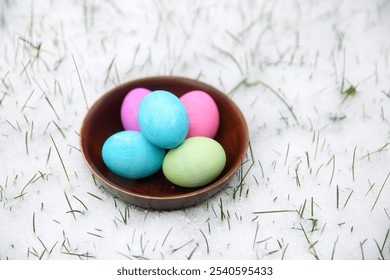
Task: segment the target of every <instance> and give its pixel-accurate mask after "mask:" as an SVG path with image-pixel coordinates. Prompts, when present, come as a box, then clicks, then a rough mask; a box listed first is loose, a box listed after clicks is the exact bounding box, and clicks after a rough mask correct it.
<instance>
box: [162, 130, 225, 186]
mask: <svg viewBox="0 0 390 280" xmlns="http://www.w3.org/2000/svg"><path fill="white" fill-rule="evenodd" d="M225 164H226V154H225V150H224V149H223V147H222V146H221V144H219V143H218V142H217V141H215V140H214V139H212V138H208V137H201V136H199V137H191V138H188V139H186V140H185V141H184V142H183V143H182V144H181V145H180V146H178V147H177V148H174V149H172V150H170V151H169V152H168V153H167V154H166V156H165V158H164V161H163V165H162V170H163V173H164V175H165V177H166V178H167V179H168V180H169V181H170V182H172V183H174V184H175V185H178V186H181V187H187V188H194V187H200V186H204V185H206V184H208V183H210V182H212V181H213V180H215V179H216V178H217V177H218V176H219V175H220V174H221V172H222V170H223V168H224V167H225Z"/></svg>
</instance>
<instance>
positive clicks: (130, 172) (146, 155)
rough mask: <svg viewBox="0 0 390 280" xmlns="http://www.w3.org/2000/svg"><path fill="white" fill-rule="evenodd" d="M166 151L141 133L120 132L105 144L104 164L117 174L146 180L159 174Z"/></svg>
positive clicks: (103, 152)
mask: <svg viewBox="0 0 390 280" xmlns="http://www.w3.org/2000/svg"><path fill="white" fill-rule="evenodd" d="M164 156H165V151H164V150H163V149H161V148H158V147H156V146H154V145H153V144H151V143H150V142H149V141H147V140H146V139H145V137H144V136H143V135H142V134H141V132H139V131H131V130H126V131H120V132H117V133H115V134H113V135H111V136H110V137H109V138H108V139H107V140H106V141H105V142H104V144H103V147H102V157H103V162H104V163H105V164H106V166H107V167H108V169H110V170H111V171H112V172H114V173H115V174H117V175H119V176H121V177H124V178H128V179H138V178H144V177H147V176H149V175H152V174H153V173H155V172H157V171H158V170H159V169H160V168H161V165H162V162H163V159H164Z"/></svg>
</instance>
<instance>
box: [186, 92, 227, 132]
mask: <svg viewBox="0 0 390 280" xmlns="http://www.w3.org/2000/svg"><path fill="white" fill-rule="evenodd" d="M180 100H181V101H182V102H183V104H184V106H185V107H186V109H187V113H188V120H189V129H188V134H187V138H190V137H194V136H204V137H209V138H214V137H215V135H216V134H217V131H218V127H219V112H218V107H217V104H216V103H215V101H214V100H213V98H212V97H211V96H210V95H208V94H207V93H206V92H204V91H200V90H194V91H190V92H187V93H186V94H184V95H183V96H181V97H180Z"/></svg>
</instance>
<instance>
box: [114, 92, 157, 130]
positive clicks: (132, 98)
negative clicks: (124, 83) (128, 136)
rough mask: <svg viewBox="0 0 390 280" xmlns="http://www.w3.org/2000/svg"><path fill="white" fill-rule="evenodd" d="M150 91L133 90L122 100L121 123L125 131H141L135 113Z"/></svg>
mask: <svg viewBox="0 0 390 280" xmlns="http://www.w3.org/2000/svg"><path fill="white" fill-rule="evenodd" d="M150 92H151V91H150V90H148V89H146V88H135V89H133V90H131V91H130V92H129V93H128V94H127V95H126V97H125V98H124V99H123V102H122V106H121V121H122V125H123V128H124V129H125V130H136V131H141V130H140V128H139V124H138V118H137V112H138V107H139V104H140V103H141V101H142V99H143V98H144V97H145V96H146V95H147V94H148V93H150Z"/></svg>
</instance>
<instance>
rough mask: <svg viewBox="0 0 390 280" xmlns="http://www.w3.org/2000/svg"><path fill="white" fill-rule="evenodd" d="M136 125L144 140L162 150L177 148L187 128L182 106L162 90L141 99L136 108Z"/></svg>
mask: <svg viewBox="0 0 390 280" xmlns="http://www.w3.org/2000/svg"><path fill="white" fill-rule="evenodd" d="M138 123H139V126H140V129H141V132H142V134H143V135H144V136H145V138H146V139H148V140H149V141H150V142H151V143H153V144H154V145H156V146H158V147H160V148H164V149H172V148H175V147H177V146H179V145H180V144H181V143H182V142H183V141H184V139H185V138H186V136H187V132H188V126H189V122H188V114H187V111H186V108H185V107H184V104H183V103H182V102H181V101H180V99H179V98H178V97H177V96H175V95H174V94H172V93H170V92H168V91H164V90H156V91H153V92H151V93H149V94H148V95H146V96H145V97H144V98H143V100H142V102H141V104H140V105H139V107H138Z"/></svg>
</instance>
